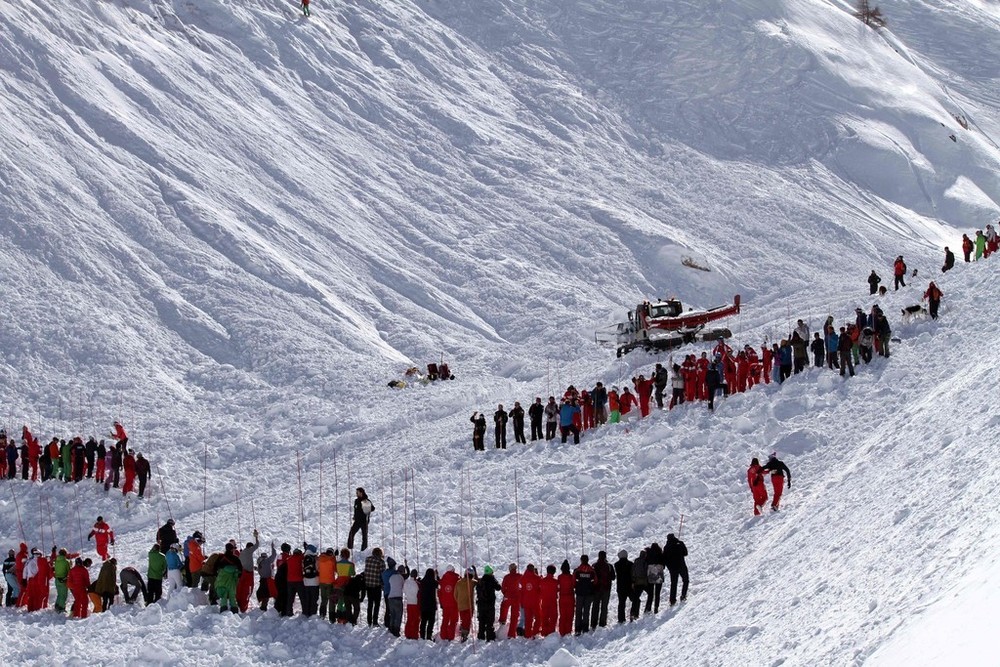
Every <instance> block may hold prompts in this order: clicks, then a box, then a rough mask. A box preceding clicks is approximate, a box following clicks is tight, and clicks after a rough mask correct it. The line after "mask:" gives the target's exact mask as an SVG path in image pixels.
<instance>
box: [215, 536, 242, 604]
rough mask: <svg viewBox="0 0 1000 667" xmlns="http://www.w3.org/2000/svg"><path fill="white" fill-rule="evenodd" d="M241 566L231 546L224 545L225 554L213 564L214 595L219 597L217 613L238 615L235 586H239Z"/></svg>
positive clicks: (234, 549)
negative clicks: (227, 612)
mask: <svg viewBox="0 0 1000 667" xmlns="http://www.w3.org/2000/svg"><path fill="white" fill-rule="evenodd" d="M241 572H243V566H242V565H241V564H240V558H239V556H237V555H236V548H235V547H234V546H233V545H232V544H227V545H226V553H224V554H222V556H221V557H220V558H219V560H217V561H216V562H215V594H216V595H218V596H219V612H220V613H224V612H226V611H231V612H233V613H234V614H236V613H239V610H240V608H239V606H238V605H237V602H236V586H237V584H239V580H240V573H241Z"/></svg>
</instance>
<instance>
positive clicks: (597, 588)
mask: <svg viewBox="0 0 1000 667" xmlns="http://www.w3.org/2000/svg"><path fill="white" fill-rule="evenodd" d="M629 577H631V571H630V572H629ZM614 581H615V568H614V567H612V565H611V563H609V562H608V554H607V553H606V552H604V551H599V552H597V562H596V563H594V608H593V609H592V610H591V612H590V629H591V630H593V629H594V628H596V627H598V626H600V627H602V628H604V627H607V625H608V603H609V602H610V601H611V584H612V583H613V582H614Z"/></svg>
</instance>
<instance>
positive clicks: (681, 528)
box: [677, 514, 684, 540]
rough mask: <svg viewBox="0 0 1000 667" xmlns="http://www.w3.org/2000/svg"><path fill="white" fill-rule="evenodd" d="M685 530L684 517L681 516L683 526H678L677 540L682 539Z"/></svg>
mask: <svg viewBox="0 0 1000 667" xmlns="http://www.w3.org/2000/svg"><path fill="white" fill-rule="evenodd" d="M682 530H684V515H683V514H681V524H680V525H679V526H677V539H678V540H679V539H681V531H682Z"/></svg>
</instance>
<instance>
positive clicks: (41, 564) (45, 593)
mask: <svg viewBox="0 0 1000 667" xmlns="http://www.w3.org/2000/svg"><path fill="white" fill-rule="evenodd" d="M54 555H55V554H53V556H54ZM24 577H25V579H26V580H27V589H28V611H39V610H41V609H43V608H44V607H46V606H48V603H49V581H51V579H52V563H51V562H50V561H49V559H48V558H45V557H44V556H43V555H42V552H41V551H39V550H38V549H32V550H31V559H29V560H28V561H27V562H26V563H25V564H24Z"/></svg>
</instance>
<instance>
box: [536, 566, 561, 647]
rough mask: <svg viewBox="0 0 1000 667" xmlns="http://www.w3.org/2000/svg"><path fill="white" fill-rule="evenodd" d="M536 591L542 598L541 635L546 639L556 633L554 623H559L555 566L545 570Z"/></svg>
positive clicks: (557, 585) (557, 584)
mask: <svg viewBox="0 0 1000 667" xmlns="http://www.w3.org/2000/svg"><path fill="white" fill-rule="evenodd" d="M538 589H539V591H540V592H541V598H542V602H541V604H542V622H541V633H542V636H543V637H548V636H549V635H551V634H552V633H553V632H555V631H556V623H558V622H559V582H558V581H556V566H555V565H549V566H548V567H547V568H546V575H545V578H543V579H542V580H541V582H539V584H538Z"/></svg>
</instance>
